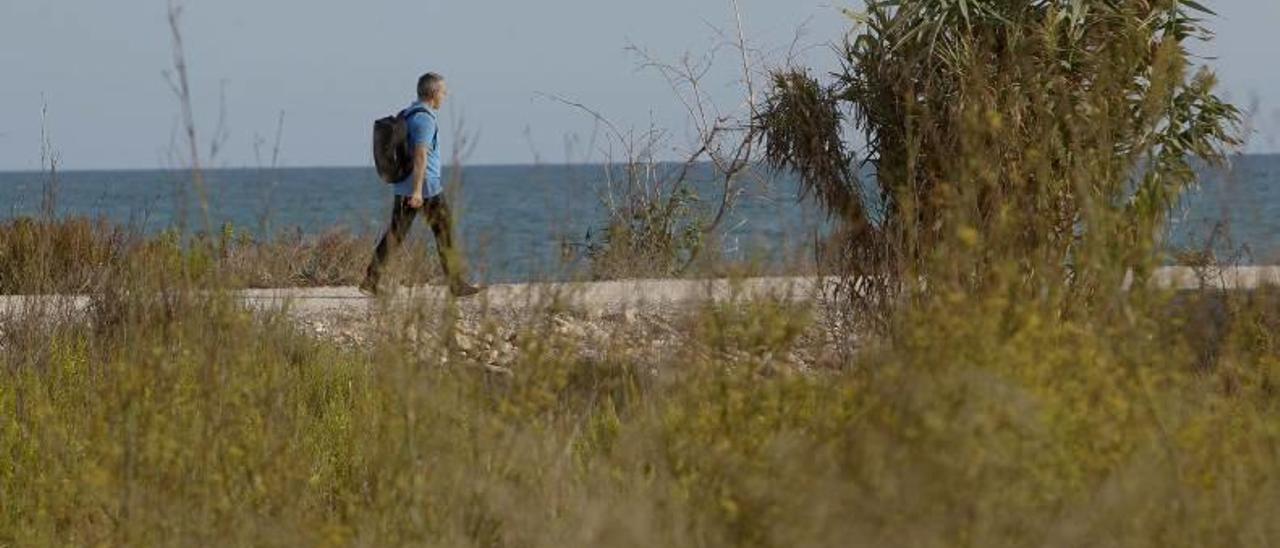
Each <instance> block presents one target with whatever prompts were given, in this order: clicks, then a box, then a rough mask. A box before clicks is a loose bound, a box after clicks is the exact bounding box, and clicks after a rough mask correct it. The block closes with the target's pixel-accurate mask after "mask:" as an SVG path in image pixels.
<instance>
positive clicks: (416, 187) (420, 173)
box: [409, 146, 428, 209]
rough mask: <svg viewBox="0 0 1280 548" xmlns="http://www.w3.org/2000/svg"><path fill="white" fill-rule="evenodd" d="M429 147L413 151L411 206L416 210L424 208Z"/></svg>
mask: <svg viewBox="0 0 1280 548" xmlns="http://www.w3.org/2000/svg"><path fill="white" fill-rule="evenodd" d="M427 152H428V151H427V147H426V146H418V147H414V149H413V196H411V197H410V198H409V205H410V206H412V207H413V208H414V209H417V208H420V207H422V187H423V185H424V184H425V183H426V180H427Z"/></svg>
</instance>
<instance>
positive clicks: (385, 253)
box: [365, 195, 463, 287]
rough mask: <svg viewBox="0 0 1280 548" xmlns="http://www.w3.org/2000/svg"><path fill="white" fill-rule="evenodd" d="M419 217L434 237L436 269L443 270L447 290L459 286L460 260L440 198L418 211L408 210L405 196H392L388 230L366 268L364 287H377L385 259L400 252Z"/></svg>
mask: <svg viewBox="0 0 1280 548" xmlns="http://www.w3.org/2000/svg"><path fill="white" fill-rule="evenodd" d="M419 213H421V214H422V215H423V216H424V217H426V219H427V224H429V225H430V226H431V232H432V233H434V234H435V236H436V252H437V253H438V254H439V255H440V267H441V268H442V269H443V270H444V275H445V278H446V279H448V280H449V285H450V287H456V286H458V285H459V284H460V282H462V278H463V276H462V274H463V272H462V260H461V258H460V257H459V256H458V250H457V248H456V247H454V242H453V216H452V215H451V214H450V212H449V204H448V203H446V202H445V199H444V196H443V195H440V196H436V197H434V198H428V199H426V200H424V201H423V204H422V208H420V209H414V208H412V207H409V198H408V197H407V196H396V199H395V203H394V204H392V206H391V226H390V227H389V228H387V232H386V234H383V235H382V241H381V242H379V243H378V249H377V250H376V251H374V253H373V262H371V263H370V264H369V270H368V271H367V273H366V275H365V284H368V285H372V286H374V287H376V286H377V284H378V282H379V281H380V280H381V279H382V272H383V270H384V269H385V268H386V264H387V258H388V257H390V256H391V254H392V253H394V252H395V251H396V250H397V249H399V248H400V243H401V242H403V241H404V239H405V236H408V234H409V228H410V227H412V226H413V220H414V218H416V217H417V216H418V214H419Z"/></svg>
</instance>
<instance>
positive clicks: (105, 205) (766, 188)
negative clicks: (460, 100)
mask: <svg viewBox="0 0 1280 548" xmlns="http://www.w3.org/2000/svg"><path fill="white" fill-rule="evenodd" d="M464 173H465V177H464V178H463V182H462V184H461V185H460V187H459V189H458V194H457V196H458V197H457V200H456V201H455V209H456V210H458V213H459V225H460V228H461V231H462V235H463V238H464V241H465V243H466V246H467V253H468V256H469V257H470V258H471V260H472V262H473V263H474V264H475V265H476V266H477V269H478V270H480V271H482V272H483V275H484V277H485V278H487V279H488V280H490V281H514V280H520V279H528V278H531V277H544V276H556V275H559V274H561V273H563V272H564V271H565V268H567V266H566V265H565V262H564V260H563V258H562V257H563V254H562V249H563V245H562V244H563V243H564V242H581V241H583V240H584V239H585V238H586V237H587V235H588V233H591V234H592V235H593V236H594V235H596V234H597V231H598V228H599V223H600V222H601V219H602V218H603V208H602V205H601V204H602V200H603V199H604V198H605V196H606V193H605V185H604V184H603V181H604V180H606V173H605V169H604V168H603V167H601V166H490V167H484V166H482V167H470V168H467V169H466V171H465V172H464ZM206 177H207V188H208V194H209V206H210V221H211V225H212V226H214V227H220V226H222V225H223V224H225V223H231V224H232V225H233V226H235V227H240V228H243V229H247V230H249V231H251V232H254V233H259V234H261V233H264V232H266V233H276V232H278V231H281V230H290V231H301V232H303V233H306V234H313V233H317V232H323V231H325V230H329V229H334V228H346V229H349V230H353V231H355V232H357V233H361V234H366V235H368V238H369V240H370V246H371V247H372V245H373V243H374V240H375V239H376V236H377V235H378V234H379V233H380V231H381V230H382V229H383V228H384V227H385V225H386V222H387V217H388V215H389V207H390V190H389V188H388V187H387V185H384V184H382V183H381V182H379V180H378V179H377V177H376V175H375V174H374V173H373V171H372V169H369V168H315V169H280V170H274V171H261V170H253V169H243V170H241V169H229V170H214V171H210V172H209V173H208V174H207V176H206ZM695 178H697V179H698V180H699V181H700V184H699V193H700V194H701V195H702V196H703V197H704V200H706V202H707V203H708V206H710V205H711V202H715V203H718V201H717V198H718V191H717V188H718V186H717V185H716V184H715V183H714V182H713V181H712V180H711V177H710V172H709V171H704V172H703V173H698V174H696V177H695ZM186 179H187V178H186V177H185V176H184V174H182V173H176V172H171V171H159V170H156V171H106V172H91V171H82V172H68V173H63V174H61V176H60V181H59V185H58V187H57V204H56V211H57V213H58V214H59V215H63V216H67V215H81V216H91V217H105V218H107V219H110V220H112V221H115V222H119V223H126V224H130V225H132V226H134V227H136V228H139V229H142V230H144V231H148V232H155V231H159V230H163V229H165V228H168V227H171V226H174V225H175V223H177V222H178V221H179V220H180V219H181V218H183V209H184V208H183V207H181V206H182V204H194V203H195V202H194V200H192V199H191V197H192V195H193V194H194V193H193V192H192V191H191V190H190V189H188V188H186V186H185V184H184V183H183V182H184V181H185V180H186ZM1202 179H1203V184H1202V186H1201V189H1200V190H1199V191H1198V192H1197V193H1196V194H1195V195H1193V196H1191V197H1189V198H1188V200H1187V204H1186V208H1185V212H1184V213H1182V214H1180V215H1179V216H1178V219H1177V220H1176V221H1175V222H1174V224H1173V226H1172V227H1171V234H1172V235H1171V238H1170V241H1171V242H1172V243H1173V244H1174V245H1178V246H1187V245H1200V244H1202V243H1203V242H1205V241H1206V240H1208V239H1209V238H1210V237H1211V236H1212V235H1213V234H1214V228H1215V227H1216V226H1219V225H1223V224H1225V225H1228V226H1230V234H1229V238H1223V237H1219V238H1217V239H1216V240H1215V244H1216V246H1217V248H1218V250H1219V252H1220V253H1226V252H1231V251H1234V252H1236V253H1237V254H1239V255H1240V256H1241V258H1242V260H1244V261H1245V262H1253V263H1274V262H1277V260H1280V239H1278V238H1277V237H1278V236H1280V184H1277V183H1280V156H1248V157H1244V158H1242V159H1240V160H1238V161H1237V163H1236V165H1235V166H1234V169H1233V170H1232V171H1231V172H1230V173H1229V174H1226V175H1223V174H1219V173H1211V174H1205V175H1204V176H1203V177H1202ZM44 181H45V177H44V176H42V175H41V174H39V173H0V218H11V217H17V216H23V215H36V214H38V213H39V212H40V208H41V202H42V196H43V189H44ZM184 196H185V197H186V199H184ZM185 209H186V218H187V221H188V226H190V227H192V228H202V227H203V223H204V221H203V219H202V217H201V215H200V211H199V209H198V208H196V207H194V206H191V205H188V206H187V207H186V208H185ZM724 226H725V227H726V228H727V237H726V238H724V242H723V246H724V252H725V253H726V254H727V255H729V256H730V257H735V258H766V259H771V260H773V261H781V260H788V259H787V257H794V256H796V255H795V253H796V250H797V249H802V248H804V246H805V244H807V243H811V242H812V241H813V238H814V234H815V232H821V231H822V230H823V227H824V223H823V218H822V216H821V215H820V214H818V213H817V211H816V209H815V208H814V207H813V206H812V204H810V203H807V202H803V203H802V202H798V201H797V200H796V186H795V182H794V181H792V180H789V179H787V178H774V179H771V180H763V179H762V180H758V181H755V182H753V183H751V184H749V185H748V189H747V192H746V194H745V195H744V196H743V197H742V199H741V202H740V205H739V207H738V208H737V209H736V210H735V212H734V214H733V215H732V216H731V217H730V218H729V219H727V220H726V222H725V224H724ZM426 233H427V231H426V230H425V228H423V227H422V226H421V225H419V226H418V227H416V230H415V234H416V235H417V237H423V236H425V234H426ZM791 260H794V259H791Z"/></svg>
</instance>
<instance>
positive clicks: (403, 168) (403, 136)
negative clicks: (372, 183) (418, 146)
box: [373, 107, 427, 183]
mask: <svg viewBox="0 0 1280 548" xmlns="http://www.w3.org/2000/svg"><path fill="white" fill-rule="evenodd" d="M426 111H427V110H426V109H424V108H422V107H414V108H411V109H408V110H404V111H401V112H400V114H397V115H395V116H387V117H386V118H381V119H379V120H378V121H376V122H374V123H373V165H374V167H376V168H377V169H378V177H380V178H382V180H383V181H384V182H387V183H398V182H400V181H403V180H405V179H406V178H408V177H409V174H411V173H413V151H412V150H409V118H412V117H413V116H414V115H415V114H418V113H422V112H426Z"/></svg>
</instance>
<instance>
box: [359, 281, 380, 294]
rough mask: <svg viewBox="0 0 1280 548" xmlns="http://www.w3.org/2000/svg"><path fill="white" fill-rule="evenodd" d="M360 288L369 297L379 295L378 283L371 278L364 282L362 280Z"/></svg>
mask: <svg viewBox="0 0 1280 548" xmlns="http://www.w3.org/2000/svg"><path fill="white" fill-rule="evenodd" d="M358 289H359V290H360V292H361V293H363V294H365V296H367V297H377V296H378V284H376V283H374V282H372V281H370V280H365V281H363V282H360V287H359V288H358Z"/></svg>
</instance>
